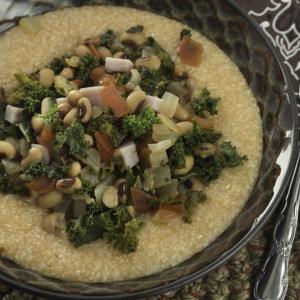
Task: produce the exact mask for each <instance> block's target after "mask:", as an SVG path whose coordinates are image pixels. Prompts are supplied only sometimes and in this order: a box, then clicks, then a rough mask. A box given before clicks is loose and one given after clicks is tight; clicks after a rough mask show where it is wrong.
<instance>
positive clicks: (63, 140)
mask: <svg viewBox="0 0 300 300" xmlns="http://www.w3.org/2000/svg"><path fill="white" fill-rule="evenodd" d="M55 144H56V147H57V148H58V149H62V148H63V147H66V148H67V149H68V153H69V155H76V154H78V155H80V156H85V150H86V147H87V145H86V143H85V141H84V128H83V126H82V124H81V123H80V122H78V121H75V122H73V123H72V124H71V125H70V126H69V127H67V128H66V129H64V130H63V131H59V132H58V133H57V134H56V136H55Z"/></svg>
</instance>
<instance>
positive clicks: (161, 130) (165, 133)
mask: <svg viewBox="0 0 300 300" xmlns="http://www.w3.org/2000/svg"><path fill="white" fill-rule="evenodd" d="M177 138H178V135H177V134H176V133H175V132H174V131H172V130H170V129H169V128H168V127H167V126H166V125H165V124H154V125H153V126H152V139H153V141H155V142H161V141H164V140H170V141H171V142H172V145H174V144H175V143H176V141H177Z"/></svg>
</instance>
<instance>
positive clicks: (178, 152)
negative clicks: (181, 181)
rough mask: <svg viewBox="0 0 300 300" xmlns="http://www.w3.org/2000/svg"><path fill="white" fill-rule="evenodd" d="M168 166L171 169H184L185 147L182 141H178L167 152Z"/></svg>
mask: <svg viewBox="0 0 300 300" xmlns="http://www.w3.org/2000/svg"><path fill="white" fill-rule="evenodd" d="M169 153H170V154H169V165H170V167H171V169H177V168H184V166H185V159H184V156H185V147H184V143H183V142H182V141H178V142H176V143H175V145H174V146H172V147H171V149H170V150H169Z"/></svg>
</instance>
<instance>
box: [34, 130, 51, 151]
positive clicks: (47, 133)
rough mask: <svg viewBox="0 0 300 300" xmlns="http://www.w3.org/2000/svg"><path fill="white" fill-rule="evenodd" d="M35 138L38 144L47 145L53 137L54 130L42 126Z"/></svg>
mask: <svg viewBox="0 0 300 300" xmlns="http://www.w3.org/2000/svg"><path fill="white" fill-rule="evenodd" d="M36 139H37V141H38V143H39V144H41V145H44V146H46V147H48V146H49V144H50V143H51V142H52V141H53V139H54V132H53V130H52V128H50V127H48V126H44V127H43V129H42V132H41V133H40V135H39V136H38V137H37V138H36Z"/></svg>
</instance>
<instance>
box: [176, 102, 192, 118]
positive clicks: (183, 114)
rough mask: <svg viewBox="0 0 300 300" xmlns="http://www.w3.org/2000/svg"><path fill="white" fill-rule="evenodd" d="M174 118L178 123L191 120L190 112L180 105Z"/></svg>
mask: <svg viewBox="0 0 300 300" xmlns="http://www.w3.org/2000/svg"><path fill="white" fill-rule="evenodd" d="M174 118H175V119H176V120H178V121H185V120H187V119H188V118H189V112H188V111H187V110H186V109H185V108H184V107H183V106H182V105H181V104H180V103H178V104H177V107H176V111H175V115H174Z"/></svg>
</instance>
